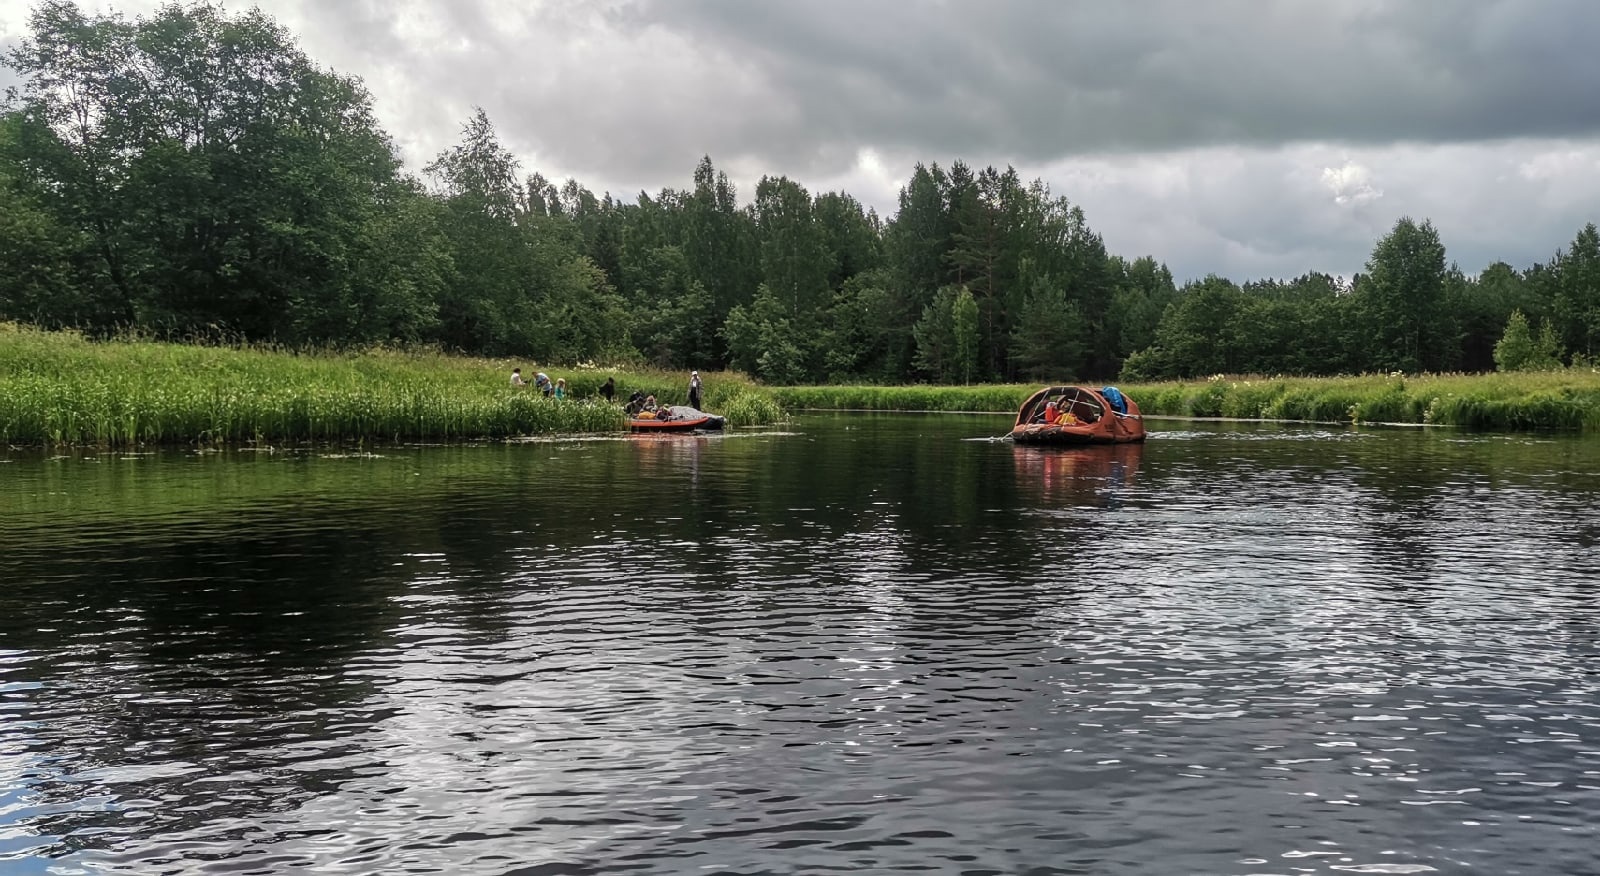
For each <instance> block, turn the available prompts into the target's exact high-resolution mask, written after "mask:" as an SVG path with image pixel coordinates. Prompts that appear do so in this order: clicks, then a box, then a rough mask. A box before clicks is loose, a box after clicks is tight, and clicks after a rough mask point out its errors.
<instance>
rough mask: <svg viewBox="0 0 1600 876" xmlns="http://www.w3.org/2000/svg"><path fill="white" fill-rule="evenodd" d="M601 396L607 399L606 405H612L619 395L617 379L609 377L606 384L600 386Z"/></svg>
mask: <svg viewBox="0 0 1600 876" xmlns="http://www.w3.org/2000/svg"><path fill="white" fill-rule="evenodd" d="M600 394H601V395H603V396H605V397H606V404H611V401H612V399H614V398H615V397H616V395H617V379H616V378H615V377H607V378H606V382H605V383H602V384H600Z"/></svg>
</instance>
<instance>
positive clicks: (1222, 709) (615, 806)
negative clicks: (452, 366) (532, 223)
mask: <svg viewBox="0 0 1600 876" xmlns="http://www.w3.org/2000/svg"><path fill="white" fill-rule="evenodd" d="M1006 425H1007V424H1006V423H1004V422H1001V419H1000V418H983V417H935V416H876V415H837V416H834V415H826V416H823V415H819V416H814V417H808V418H805V419H803V420H802V421H800V422H799V423H797V424H795V426H793V427H791V429H790V431H788V432H752V431H738V432H732V433H729V434H727V435H721V436H641V437H639V438H630V439H626V440H614V439H613V440H603V441H567V440H564V441H544V442H530V443H527V444H515V445H492V446H479V447H448V448H392V449H385V450H378V451H374V452H372V453H370V454H349V453H329V452H293V453H280V454H270V455H268V454H261V455H245V454H236V453H228V454H204V455H201V454H193V453H179V452H172V453H161V454H151V455H137V456H134V455H128V454H99V453H94V452H75V453H70V454H62V455H59V456H42V455H39V454H29V453H15V452H14V453H12V454H11V455H9V456H0V459H4V460H5V461H4V463H3V464H0V507H3V508H5V509H7V510H8V512H9V513H8V520H7V526H6V527H4V528H0V872H19V873H47V872H48V873H103V872H131V873H164V872H170V873H207V872H229V873H239V872H244V873H280V872H288V871H292V870H296V869H313V870H315V871H316V872H329V873H405V872H418V873H420V872H441V871H442V872H450V873H470V874H479V873H482V874H491V873H493V874H499V873H544V874H559V873H623V872H628V873H682V872H690V871H701V872H707V873H719V872H720V873H758V872H759V873H808V872H815V873H823V872H841V871H845V870H864V871H879V872H894V871H918V872H935V873H1007V874H1009V873H1148V872H1183V873H1188V872H1205V873H1348V872H1355V873H1423V872H1466V871H1472V872H1493V873H1514V872H1526V873H1558V872H1559V873H1584V872H1596V871H1600V856H1597V853H1596V852H1594V851H1593V849H1594V848H1596V847H1597V843H1596V837H1595V836H1594V834H1595V829H1594V827H1593V822H1594V818H1593V812H1594V811H1595V809H1596V806H1597V804H1600V739H1597V735H1600V705H1597V703H1600V690H1597V688H1600V676H1596V675H1595V673H1594V670H1593V667H1594V666H1595V665H1596V663H1595V658H1596V657H1597V650H1600V649H1597V631H1600V619H1597V611H1596V599H1597V597H1600V594H1597V592H1596V589H1595V584H1594V582H1595V581H1596V580H1600V574H1597V573H1600V568H1597V565H1600V564H1597V561H1596V554H1595V550H1594V548H1595V538H1596V534H1597V533H1600V511H1597V510H1596V509H1597V503H1596V501H1595V499H1596V495H1597V493H1600V461H1597V457H1596V454H1594V453H1593V444H1592V440H1590V439H1576V438H1530V437H1525V436H1522V437H1515V438H1508V437H1504V436H1474V435H1466V434H1461V433H1452V432H1423V431H1416V430H1376V431H1368V430H1327V429H1320V428H1295V427H1275V426H1267V425H1259V424H1244V425H1223V424H1205V425H1202V426H1195V425H1193V424H1181V423H1171V424H1168V425H1169V428H1167V429H1165V430H1157V431H1155V432H1153V435H1152V438H1151V439H1150V441H1149V442H1148V443H1147V444H1145V445H1143V446H1139V445H1122V446H1116V447H1096V448H1078V449H1058V450H1052V449H1047V448H1017V447H1013V446H1012V445H1011V444H1009V443H1006V442H996V441H990V440H970V439H985V438H988V437H991V436H993V435H995V434H998V433H1002V432H1003V431H1004V428H1005V426H1006ZM1153 425H1160V424H1159V422H1155V421H1153Z"/></svg>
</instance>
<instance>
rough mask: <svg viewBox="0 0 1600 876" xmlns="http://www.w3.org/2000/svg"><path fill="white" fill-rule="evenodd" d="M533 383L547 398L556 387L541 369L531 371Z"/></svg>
mask: <svg viewBox="0 0 1600 876" xmlns="http://www.w3.org/2000/svg"><path fill="white" fill-rule="evenodd" d="M533 385H534V386H535V387H537V388H538V389H539V392H541V393H543V394H544V397H545V398H549V397H550V394H551V393H552V392H555V388H556V387H555V384H553V383H551V382H550V375H548V374H546V373H544V372H543V371H535V372H534V373H533Z"/></svg>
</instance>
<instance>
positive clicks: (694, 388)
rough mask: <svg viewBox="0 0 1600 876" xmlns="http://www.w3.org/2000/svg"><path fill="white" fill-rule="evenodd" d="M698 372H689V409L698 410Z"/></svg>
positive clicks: (699, 387)
mask: <svg viewBox="0 0 1600 876" xmlns="http://www.w3.org/2000/svg"><path fill="white" fill-rule="evenodd" d="M700 389H701V386H700V372H698V371H690V372H689V407H691V408H694V409H695V410H697V411H698V410H700Z"/></svg>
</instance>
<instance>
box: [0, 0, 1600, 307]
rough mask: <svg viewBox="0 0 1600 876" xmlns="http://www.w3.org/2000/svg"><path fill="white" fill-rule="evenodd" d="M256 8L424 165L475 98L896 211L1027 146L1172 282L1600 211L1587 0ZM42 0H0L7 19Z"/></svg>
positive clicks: (863, 0)
mask: <svg viewBox="0 0 1600 876" xmlns="http://www.w3.org/2000/svg"><path fill="white" fill-rule="evenodd" d="M227 5H228V7H229V8H230V9H236V10H242V9H244V8H246V4H243V3H237V2H231V3H228V4H227ZM259 5H260V6H261V8H262V9H264V10H265V11H266V12H268V13H269V14H271V15H272V16H274V17H275V18H276V19H277V20H278V21H279V22H280V23H282V24H283V25H285V26H286V27H288V28H289V29H290V30H291V31H292V32H294V33H295V34H296V35H297V36H298V38H299V39H300V41H301V45H302V46H303V48H304V49H305V50H306V51H307V53H308V54H310V55H311V56H312V57H313V58H314V59H316V60H317V61H318V62H319V63H321V64H324V65H326V66H330V67H333V68H334V69H336V70H339V71H340V72H343V73H348V74H354V75H357V76H360V77H361V78H362V79H364V80H365V82H366V83H367V86H368V87H369V88H370V89H371V91H372V93H373V95H374V99H375V103H376V108H377V112H378V115H379V118H380V119H381V120H382V122H383V124H384V126H385V127H386V128H387V129H388V131H389V132H390V133H391V134H392V135H393V136H394V137H395V140H396V142H397V143H398V144H399V145H400V147H401V149H402V151H403V153H404V155H405V157H406V159H407V162H408V164H409V165H410V166H411V167H412V168H414V169H415V168H420V167H421V165H422V164H423V163H425V162H426V161H427V160H428V159H429V158H431V157H432V156H433V155H434V154H435V153H437V152H438V151H439V150H441V149H443V148H445V147H447V146H448V145H450V144H451V143H453V142H455V140H456V139H457V138H458V136H459V133H460V129H461V125H462V123H463V122H464V121H465V120H466V118H467V116H468V115H469V113H470V112H471V111H472V107H473V106H475V105H477V106H482V107H484V108H485V109H486V110H487V111H488V113H489V116H490V118H491V119H492V120H493V121H494V123H495V125H496V127H497V128H498V130H499V132H500V134H501V137H502V139H503V141H504V142H505V143H506V145H507V146H508V147H510V148H511V149H512V150H513V151H514V152H515V153H516V154H517V155H518V156H519V158H521V160H522V163H523V168H524V170H525V171H527V172H532V171H534V170H537V171H539V172H541V173H543V174H545V176H547V177H551V178H555V179H562V178H565V177H569V176H570V177H576V178H577V179H578V180H580V181H581V182H582V183H583V184H584V185H586V186H588V187H589V188H591V189H593V190H594V191H596V192H597V193H599V192H603V191H610V192H612V193H613V194H615V195H618V196H621V197H626V198H630V199H631V198H632V197H634V196H635V195H636V194H637V193H638V192H639V191H640V190H647V191H650V192H655V191H656V190H659V189H660V188H662V187H664V186H671V187H675V188H682V187H687V186H688V185H689V184H690V183H691V174H692V171H693V168H694V165H695V163H696V162H697V161H698V160H699V158H700V156H701V155H707V154H709V155H710V156H711V157H712V159H713V161H715V162H716V164H717V166H718V167H719V168H721V169H723V170H726V171H727V172H728V174H729V175H730V176H731V177H733V179H734V180H735V181H736V182H737V183H739V185H740V191H741V192H742V193H746V194H748V193H750V192H751V191H753V189H754V184H755V181H756V180H758V179H759V178H760V177H761V176H762V175H763V174H786V175H788V176H789V177H791V178H793V179H796V180H798V181H799V182H801V183H802V184H804V185H806V186H807V187H808V188H810V189H811V190H812V191H813V192H816V191H824V190H831V189H843V190H844V191H847V192H849V193H850V194H852V195H854V196H856V197H857V198H858V199H860V200H861V201H863V202H864V203H866V204H868V205H870V206H873V207H875V208H876V209H877V210H878V211H879V212H880V213H881V214H883V215H884V216H886V217H887V216H891V215H892V214H893V213H894V210H895V204H896V196H897V193H898V191H899V189H900V186H901V185H902V184H903V183H904V182H905V181H906V179H907V178H908V177H909V175H910V172H911V169H912V167H913V166H914V165H915V164H916V163H917V162H919V161H922V162H938V163H940V164H946V165H947V164H948V163H949V162H950V161H951V160H953V159H961V160H964V161H966V162H967V163H968V164H972V165H976V166H980V167H981V166H984V165H988V164H994V165H996V166H1002V167H1003V166H1005V165H1007V164H1010V165H1014V166H1015V167H1016V168H1017V170H1018V171H1019V172H1020V173H1021V174H1022V175H1023V176H1024V177H1026V178H1030V179H1031V178H1034V177H1038V178H1042V179H1044V180H1045V182H1047V183H1048V184H1049V185H1050V187H1051V190H1052V191H1053V192H1054V193H1055V194H1058V195H1065V196H1066V197H1067V198H1068V199H1070V200H1071V201H1073V202H1074V203H1076V204H1079V205H1081V206H1082V207H1083V208H1084V210H1085V211H1086V213H1087V214H1088V218H1089V223H1090V225H1091V226H1092V227H1093V228H1094V229H1095V230H1097V231H1099V232H1100V233H1101V234H1102V235H1103V236H1104V238H1105V240H1106V244H1107V246H1108V248H1109V249H1110V250H1111V251H1112V252H1114V253H1118V254H1121V255H1124V256H1128V257H1135V256H1139V255H1146V254H1148V255H1153V256H1155V257H1156V258H1158V259H1160V260H1162V261H1164V262H1166V263H1167V264H1168V265H1169V266H1170V267H1171V268H1172V269H1173V272H1174V274H1175V275H1177V277H1178V278H1179V279H1180V280H1183V279H1189V278H1195V277H1200V276H1204V275H1205V274H1208V273H1217V274H1221V275H1223V276H1227V277H1230V278H1233V279H1235V280H1241V281H1242V280H1247V279H1254V278H1260V277H1292V276H1297V275H1299V274H1302V273H1304V272H1306V271H1311V270H1318V271H1327V272H1331V273H1336V274H1344V275H1349V274H1351V273H1353V272H1355V271H1358V270H1361V268H1362V265H1363V264H1364V263H1365V261H1366V259H1367V257H1368V256H1369V255H1370V253H1371V251H1372V247H1373V245H1374V244H1375V243H1376V242H1377V240H1378V239H1379V238H1380V237H1382V236H1383V235H1384V234H1386V233H1387V232H1388V231H1389V230H1390V229H1391V228H1392V227H1393V225H1394V222H1395V220H1397V219H1398V218H1400V217H1401V216H1411V217H1413V218H1416V219H1419V220H1420V219H1430V220H1432V221H1433V223H1434V225H1435V226H1437V228H1438V229H1439V233H1440V236H1441V238H1442V239H1443V241H1444V244H1445V246H1446V248H1447V249H1448V251H1449V256H1450V258H1451V259H1453V260H1454V261H1456V262H1457V263H1458V264H1459V265H1460V266H1461V268H1462V269H1463V270H1466V271H1468V272H1469V273H1476V272H1477V271H1479V270H1481V269H1482V268H1483V267H1484V266H1486V265H1487V264H1489V263H1491V262H1493V261H1496V260H1500V261H1506V262H1509V263H1511V264H1512V265H1513V266H1516V267H1518V268H1525V267H1527V266H1529V265H1531V264H1533V263H1535V262H1540V261H1547V260H1548V259H1549V258H1550V257H1551V256H1552V255H1553V254H1554V253H1555V251H1556V250H1557V249H1560V248H1564V247H1565V246H1566V245H1567V244H1568V243H1570V241H1571V240H1572V238H1573V237H1574V236H1575V235H1576V233H1577V231H1578V229H1580V228H1581V227H1582V226H1583V225H1584V224H1585V223H1588V222H1591V221H1600V87H1596V86H1597V83H1600V50H1596V49H1595V48H1594V47H1593V45H1591V43H1592V40H1593V38H1594V36H1595V35H1596V34H1600V3H1596V2H1592V0H1515V2H1513V0H1448V2H1447V0H1437V2H1419V0H1323V2H1319V3H1312V2H1301V0H1134V2H1110V0H1031V2H1023V0H987V2H982V3H978V2H954V0H805V2H801V0H765V2H755V0H260V3H259ZM31 6H32V2H31V0H0V43H13V42H14V41H15V40H16V39H17V38H18V37H19V36H20V35H21V34H23V33H24V32H25V29H26V21H27V15H28V11H29V9H30V8H31ZM80 6H82V8H84V9H86V10H90V11H97V12H100V11H107V10H115V11H119V12H123V13H125V14H128V15H137V14H142V13H145V12H148V11H149V10H151V9H152V8H154V7H155V6H156V3H155V2H153V0H118V2H114V3H106V2H103V0H85V2H81V3H80ZM5 76H6V73H5V72H3V71H0V78H3V77H5ZM0 84H4V83H3V82H0Z"/></svg>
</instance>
